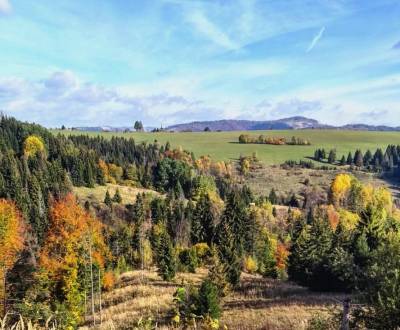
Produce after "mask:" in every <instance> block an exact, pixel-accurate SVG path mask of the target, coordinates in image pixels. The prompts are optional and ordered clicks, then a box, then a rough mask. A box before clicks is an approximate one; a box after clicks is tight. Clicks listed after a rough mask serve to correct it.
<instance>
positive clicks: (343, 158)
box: [340, 155, 346, 166]
mask: <svg viewBox="0 0 400 330" xmlns="http://www.w3.org/2000/svg"><path fill="white" fill-rule="evenodd" d="M340 165H342V166H343V165H346V157H345V156H344V155H343V156H342V158H341V159H340Z"/></svg>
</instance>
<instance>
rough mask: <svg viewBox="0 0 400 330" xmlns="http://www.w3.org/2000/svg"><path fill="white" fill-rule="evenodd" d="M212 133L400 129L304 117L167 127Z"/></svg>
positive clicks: (194, 123) (221, 121)
mask: <svg viewBox="0 0 400 330" xmlns="http://www.w3.org/2000/svg"><path fill="white" fill-rule="evenodd" d="M207 127H208V128H209V129H210V130H211V131H255V130H290V129H293V130H298V129H343V130H354V131H361V130H363V131H400V127H398V126H397V127H392V126H386V125H376V126H375V125H367V124H361V123H356V124H346V125H342V126H333V125H327V124H322V123H320V122H319V121H318V120H316V119H312V118H307V117H303V116H293V117H287V118H281V119H275V120H264V121H256V120H236V119H223V120H212V121H194V122H189V123H182V124H176V125H171V126H168V127H167V130H169V131H192V132H200V131H204V130H205V129H206V128H207Z"/></svg>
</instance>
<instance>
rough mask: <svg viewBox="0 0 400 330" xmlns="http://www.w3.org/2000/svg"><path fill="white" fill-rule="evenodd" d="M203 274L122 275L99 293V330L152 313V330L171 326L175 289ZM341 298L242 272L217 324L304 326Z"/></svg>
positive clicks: (131, 326)
mask: <svg viewBox="0 0 400 330" xmlns="http://www.w3.org/2000/svg"><path fill="white" fill-rule="evenodd" d="M206 274H207V270H206V269H199V270H198V272H197V273H196V274H183V273H180V274H178V275H177V277H176V279H175V281H174V282H170V283H169V282H165V281H162V280H161V279H160V278H159V277H158V275H157V273H156V272H155V270H151V271H144V272H141V271H131V272H127V273H124V274H122V275H121V276H120V278H119V279H118V281H117V283H116V288H115V289H114V290H113V291H111V292H109V293H106V294H104V296H103V324H102V326H101V327H98V328H99V329H135V328H136V327H137V326H138V323H139V322H140V321H141V320H147V319H148V318H150V317H151V318H152V320H153V325H157V329H172V328H173V327H172V326H170V316H169V311H170V310H171V308H172V298H173V294H174V292H175V290H176V288H177V287H178V286H180V285H182V284H187V283H192V284H194V285H198V284H199V283H200V282H201V280H202V279H203V278H204V277H205V276H206ZM343 298H344V296H343V295H340V294H321V293H313V292H309V291H308V290H307V289H305V288H302V287H300V286H297V285H295V284H291V283H288V282H282V281H278V280H271V279H264V278H262V277H260V276H257V275H249V274H243V276H242V281H241V285H240V287H239V288H238V290H237V291H236V292H233V293H232V294H231V295H230V296H228V297H227V298H225V301H224V312H223V316H222V318H221V324H222V325H226V326H227V327H228V329H285V330H286V329H304V328H305V327H306V324H307V321H308V319H309V318H310V317H311V316H312V315H314V314H315V313H317V312H318V313H326V312H327V311H328V310H329V309H330V308H332V307H334V305H335V304H337V302H338V301H340V300H343ZM88 321H89V322H90V319H88ZM139 328H140V327H139ZM82 329H83V328H82Z"/></svg>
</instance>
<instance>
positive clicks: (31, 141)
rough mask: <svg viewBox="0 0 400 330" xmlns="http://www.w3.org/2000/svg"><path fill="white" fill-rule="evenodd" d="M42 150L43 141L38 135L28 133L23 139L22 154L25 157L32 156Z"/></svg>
mask: <svg viewBox="0 0 400 330" xmlns="http://www.w3.org/2000/svg"><path fill="white" fill-rule="evenodd" d="M42 152H44V143H43V140H42V139H41V138H40V137H39V136H36V135H30V136H28V137H27V138H26V139H25V141H24V155H25V156H26V157H28V158H29V157H33V156H36V155H37V154H39V153H42Z"/></svg>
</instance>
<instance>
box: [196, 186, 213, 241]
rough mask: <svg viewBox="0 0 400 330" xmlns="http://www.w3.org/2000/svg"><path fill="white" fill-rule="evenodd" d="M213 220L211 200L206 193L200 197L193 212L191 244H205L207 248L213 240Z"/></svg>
mask: <svg viewBox="0 0 400 330" xmlns="http://www.w3.org/2000/svg"><path fill="white" fill-rule="evenodd" d="M214 231H215V218H214V210H213V205H212V202H211V199H210V197H209V195H208V193H203V194H201V195H200V199H199V201H198V202H197V204H196V207H195V208H194V210H193V216H192V226H191V240H192V244H196V243H201V242H205V243H207V244H208V245H209V246H210V245H211V243H212V241H213V238H214Z"/></svg>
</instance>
